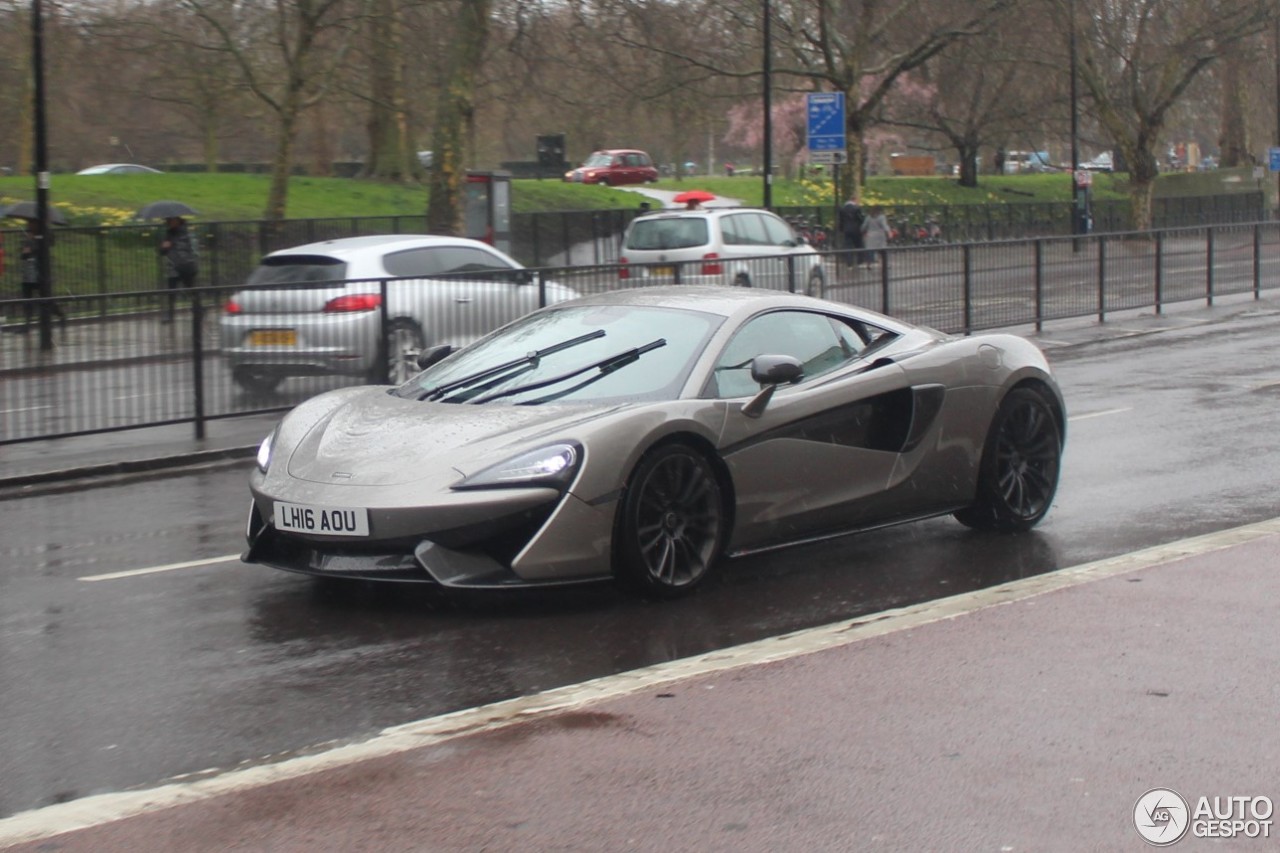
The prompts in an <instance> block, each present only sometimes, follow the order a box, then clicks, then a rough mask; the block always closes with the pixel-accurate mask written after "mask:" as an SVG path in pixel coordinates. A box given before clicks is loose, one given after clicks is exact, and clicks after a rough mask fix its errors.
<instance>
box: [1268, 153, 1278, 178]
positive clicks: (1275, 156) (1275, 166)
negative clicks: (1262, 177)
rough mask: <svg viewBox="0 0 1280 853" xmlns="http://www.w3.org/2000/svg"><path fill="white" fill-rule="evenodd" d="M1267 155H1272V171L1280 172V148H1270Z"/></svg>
mask: <svg viewBox="0 0 1280 853" xmlns="http://www.w3.org/2000/svg"><path fill="white" fill-rule="evenodd" d="M1267 153H1268V154H1270V155H1271V157H1270V159H1271V171H1273V172H1280V148H1270V149H1268V150H1267Z"/></svg>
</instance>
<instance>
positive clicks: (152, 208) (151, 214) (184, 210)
mask: <svg viewBox="0 0 1280 853" xmlns="http://www.w3.org/2000/svg"><path fill="white" fill-rule="evenodd" d="M197 212H198V211H196V210H193V209H192V208H191V207H189V206H188V205H186V204H183V203H182V202H180V201H153V202H151V204H148V205H147V206H146V207H144V208H142V209H141V210H139V211H138V212H137V213H135V214H134V218H135V219H168V218H170V217H172V216H193V215H195V214H196V213H197Z"/></svg>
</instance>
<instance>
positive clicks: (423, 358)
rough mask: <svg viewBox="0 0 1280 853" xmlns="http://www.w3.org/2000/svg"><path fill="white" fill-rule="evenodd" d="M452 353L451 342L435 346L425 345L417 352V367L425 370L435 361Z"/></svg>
mask: <svg viewBox="0 0 1280 853" xmlns="http://www.w3.org/2000/svg"><path fill="white" fill-rule="evenodd" d="M452 353H453V345H452V344H438V345H437V346H433V347H427V348H426V349H424V350H423V351H422V352H420V353H418V369H419V370H426V369H427V368H428V367H430V366H431V365H433V364H435V363H436V362H437V361H440V360H442V359H443V358H445V357H446V356H448V355H451V354H452Z"/></svg>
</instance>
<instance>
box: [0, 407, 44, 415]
mask: <svg viewBox="0 0 1280 853" xmlns="http://www.w3.org/2000/svg"><path fill="white" fill-rule="evenodd" d="M52 408H53V406H25V407H23V408H21V409H0V415H8V414H12V413H13V412H38V411H40V410H41V409H52Z"/></svg>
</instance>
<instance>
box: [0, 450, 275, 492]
mask: <svg viewBox="0 0 1280 853" xmlns="http://www.w3.org/2000/svg"><path fill="white" fill-rule="evenodd" d="M257 452H258V445H256V444H253V445H248V446H242V447H227V448H222V449H219V450H196V451H191V452H188V453H176V454H171V455H169V456H154V457H151V458H148V459H129V460H122V461H118V462H103V463H99V464H94V465H80V466H74V467H70V468H60V469H57V470H54V471H40V472H35V473H30V474H15V475H13V476H10V477H0V490H8V489H23V488H30V487H33V486H47V485H51V484H55V483H65V482H67V481H70V480H83V479H87V478H91V477H93V478H98V477H119V476H128V475H137V474H152V473H156V472H158V471H164V470H166V469H170V468H182V467H186V466H190V465H201V464H205V463H209V462H223V461H227V460H236V459H246V458H249V457H252V456H253V455H254V454H255V453H257Z"/></svg>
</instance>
